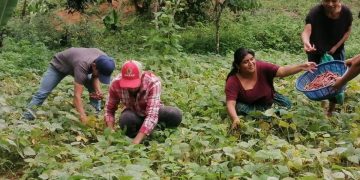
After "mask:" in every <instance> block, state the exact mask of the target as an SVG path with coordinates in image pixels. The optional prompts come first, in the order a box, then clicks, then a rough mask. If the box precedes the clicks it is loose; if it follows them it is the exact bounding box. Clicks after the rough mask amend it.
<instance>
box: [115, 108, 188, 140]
mask: <svg viewBox="0 0 360 180" xmlns="http://www.w3.org/2000/svg"><path fill="white" fill-rule="evenodd" d="M158 118H159V120H158V124H164V125H165V127H166V128H175V127H178V126H179V125H180V123H181V120H182V112H181V111H180V109H178V108H176V107H170V106H163V107H160V109H159V117H158ZM144 119H145V117H141V116H139V115H137V114H136V113H135V112H133V111H131V110H130V109H125V110H124V111H123V112H122V113H121V115H120V128H121V129H122V130H125V134H126V135H127V136H128V137H130V138H134V137H135V136H136V135H137V133H138V132H139V129H140V128H141V125H142V124H143V122H144Z"/></svg>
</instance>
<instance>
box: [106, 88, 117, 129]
mask: <svg viewBox="0 0 360 180" xmlns="http://www.w3.org/2000/svg"><path fill="white" fill-rule="evenodd" d="M115 89H116V88H115V87H114V85H113V84H111V86H110V88H109V95H108V99H107V101H106V105H105V121H106V122H115V111H116V110H117V107H118V105H119V102H120V98H119V97H118V94H117V92H116V90H115Z"/></svg>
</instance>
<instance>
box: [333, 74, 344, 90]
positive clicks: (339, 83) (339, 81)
mask: <svg viewBox="0 0 360 180" xmlns="http://www.w3.org/2000/svg"><path fill="white" fill-rule="evenodd" d="M342 86H344V83H343V81H342V78H341V77H338V78H336V79H335V83H334V84H333V85H332V88H333V91H334V92H336V91H338V90H339V89H340V88H341V87H342Z"/></svg>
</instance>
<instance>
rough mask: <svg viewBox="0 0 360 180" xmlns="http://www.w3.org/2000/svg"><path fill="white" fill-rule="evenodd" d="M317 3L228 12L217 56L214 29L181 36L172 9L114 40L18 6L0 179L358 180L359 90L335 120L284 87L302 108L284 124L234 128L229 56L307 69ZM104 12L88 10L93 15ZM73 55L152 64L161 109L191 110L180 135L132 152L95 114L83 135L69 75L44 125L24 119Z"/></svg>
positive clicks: (7, 62) (5, 66)
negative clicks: (60, 60) (227, 92)
mask: <svg viewBox="0 0 360 180" xmlns="http://www.w3.org/2000/svg"><path fill="white" fill-rule="evenodd" d="M51 2H52V3H53V4H57V3H56V2H55V1H51ZM59 2H60V1H59ZM343 2H344V3H345V4H347V5H348V6H349V7H350V8H351V9H352V10H353V13H354V21H353V28H352V29H353V31H352V34H351V37H350V39H349V40H348V41H347V42H346V50H347V55H348V57H351V56H353V55H355V54H358V53H360V52H359V47H360V43H359V42H360V41H359V39H360V33H359V31H360V30H359V27H360V25H359V19H356V16H355V14H356V12H359V9H360V3H359V1H357V0H346V1H345V0H344V1H343ZM20 3H21V1H20ZM316 3H318V1H317V0H304V1H286V0H277V1H270V0H263V1H261V4H262V6H261V8H260V9H258V10H256V11H249V12H248V11H244V12H241V13H239V14H233V13H231V12H229V11H226V12H225V16H223V19H222V23H223V24H222V30H221V54H220V55H215V54H214V52H215V51H214V50H215V38H214V37H215V34H214V25H213V23H212V22H211V21H210V20H208V21H202V22H197V23H195V24H194V25H192V26H190V25H189V26H186V27H180V26H178V25H177V23H176V20H175V19H173V18H172V16H171V13H172V12H174V11H171V10H169V9H167V10H169V11H166V10H163V11H161V12H159V17H160V18H158V19H155V20H154V21H151V20H149V19H148V17H146V18H145V17H141V16H121V17H122V19H121V20H120V22H119V23H120V25H119V28H120V29H119V30H117V31H113V30H109V29H106V28H105V27H104V25H103V24H102V23H103V22H102V20H101V19H98V20H93V21H87V20H86V19H83V20H81V21H80V22H79V23H78V24H72V25H69V24H66V23H65V22H62V21H61V20H60V19H58V18H57V17H56V14H55V13H54V12H55V11H56V9H58V8H61V4H60V5H57V6H52V8H50V9H49V10H48V11H42V10H41V11H35V10H34V11H33V13H32V14H28V15H27V16H25V17H23V18H21V17H20V9H21V7H18V8H19V9H18V11H17V12H15V17H13V18H12V19H11V20H10V21H9V23H8V26H7V28H6V32H7V33H6V34H7V37H5V41H4V47H3V48H2V51H1V54H0V64H1V65H0V107H1V108H0V178H4V179H10V178H12V179H19V178H22V179H269V178H270V179H359V178H360V168H359V160H360V138H359V137H360V127H359V122H360V121H359V120H360V116H359V112H360V109H359V105H358V99H359V98H360V95H359V93H358V92H359V90H360V86H359V83H358V80H354V81H351V82H350V83H349V85H348V89H347V91H346V94H347V96H346V100H345V104H344V105H343V106H339V108H338V113H335V115H334V116H333V117H331V118H326V117H325V116H324V115H323V113H322V108H321V107H320V103H319V102H314V101H310V100H308V99H307V98H306V97H305V96H304V95H303V94H301V93H299V92H297V91H296V90H295V87H294V83H295V79H296V78H297V77H298V75H295V76H292V77H288V78H283V79H278V80H277V81H276V83H275V86H276V87H275V88H276V89H277V90H278V91H279V92H280V93H282V94H284V95H286V96H288V97H289V98H290V99H291V100H292V101H293V108H292V109H290V110H289V111H281V114H282V116H281V117H278V116H277V115H276V114H274V111H273V109H270V110H268V111H266V112H264V113H261V112H258V113H255V114H253V115H252V116H249V117H241V119H242V124H241V128H240V130H239V131H236V132H229V129H228V128H229V123H230V119H229V117H228V116H227V113H226V110H225V106H224V101H225V97H224V84H225V77H226V75H227V73H228V72H229V70H230V66H231V62H232V53H233V52H232V51H234V50H235V49H236V48H238V47H240V46H243V47H248V48H252V49H254V50H255V51H256V54H257V58H259V59H263V60H267V61H269V62H273V63H276V64H279V65H286V64H293V63H300V62H305V61H306V59H305V58H306V57H305V54H304V53H303V52H302V44H301V40H300V33H301V31H302V27H303V24H304V18H305V15H306V13H307V12H308V10H309V8H310V7H312V6H313V5H315V4H316ZM39 7H40V6H39ZM97 11H98V10H97V9H96V6H95V7H89V8H88V9H87V10H86V11H85V14H86V15H87V16H91V14H96V13H98V12H97ZM110 11H111V10H109V12H110ZM104 16H105V15H104ZM123 17H126V18H123ZM54 22H56V24H60V25H59V26H60V27H61V28H59V26H56V25H54V24H53V23H54ZM155 24H160V25H159V26H158V29H155ZM159 32H160V33H159ZM161 45H163V46H161ZM71 46H75V47H76V46H84V47H98V48H100V49H102V50H104V51H105V52H107V53H108V54H109V55H110V56H113V57H115V59H116V61H117V68H118V70H117V71H115V73H114V76H115V75H117V74H118V73H119V68H120V66H121V64H122V63H123V62H124V61H125V60H126V59H137V60H139V61H141V62H143V63H144V65H145V69H147V70H151V71H154V72H155V73H156V74H157V75H158V76H159V77H161V79H162V84H163V88H164V89H163V94H162V101H163V102H164V103H165V104H167V105H173V106H177V107H179V108H180V109H181V110H182V111H183V115H184V119H183V122H182V124H181V126H180V127H179V128H178V129H166V130H165V131H155V132H154V133H153V134H152V135H151V136H150V137H149V138H148V139H147V141H146V142H145V143H144V144H142V145H132V144H131V140H130V139H128V138H127V137H126V136H125V135H123V133H122V132H121V131H120V130H118V131H116V132H115V133H112V132H111V131H109V130H108V129H105V130H104V125H103V120H102V118H103V117H102V115H100V116H96V115H95V114H94V113H93V112H92V109H91V108H90V106H89V105H86V109H87V112H89V117H90V119H91V121H90V124H89V126H83V125H82V124H80V123H79V121H78V118H77V113H76V111H75V110H74V108H73V107H72V105H71V104H72V103H71V102H72V96H73V92H72V91H73V84H72V78H71V77H68V78H66V79H65V80H64V81H63V82H61V84H59V85H58V87H57V88H56V89H55V90H54V92H53V93H52V94H51V95H50V97H49V98H48V99H47V101H46V102H45V104H44V105H43V106H42V107H40V108H39V109H38V112H37V113H38V114H37V115H38V116H39V118H38V119H37V120H36V121H33V122H27V121H22V120H20V118H21V114H22V112H23V110H24V107H25V106H26V104H27V103H28V102H29V100H30V98H31V95H32V94H33V93H34V92H35V91H36V90H37V88H38V85H39V81H40V79H41V75H42V73H43V72H44V71H45V70H46V68H47V65H48V62H49V61H50V60H51V58H52V55H53V54H54V53H55V52H57V51H61V50H63V49H66V48H68V47H71ZM103 90H104V92H106V87H104V89H103ZM87 97H88V95H87V94H86V93H85V94H84V99H87ZM103 103H104V102H103ZM118 116H119V114H117V117H118ZM264 116H266V117H267V118H264Z"/></svg>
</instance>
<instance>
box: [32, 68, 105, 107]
mask: <svg viewBox="0 0 360 180" xmlns="http://www.w3.org/2000/svg"><path fill="white" fill-rule="evenodd" d="M66 76H67V74H64V73H62V72H60V71H58V70H56V69H55V68H54V67H53V66H52V65H49V67H48V69H47V71H46V72H45V73H44V75H43V77H42V80H41V83H40V88H39V90H38V91H37V92H36V93H35V94H34V95H33V97H32V99H31V101H30V103H29V104H28V105H27V107H28V108H32V107H33V106H40V105H42V104H43V103H44V101H45V100H46V98H47V97H48V96H49V94H50V93H51V91H52V90H53V89H54V88H55V87H56V86H57V85H58V84H59V83H60V81H61V80H62V79H64V77H66ZM84 86H85V87H86V89H87V90H88V91H89V93H92V92H94V91H95V90H94V87H93V85H92V81H91V79H89V80H88V81H86V82H85V83H84ZM90 104H91V105H92V106H94V107H95V109H96V110H97V111H100V109H101V101H100V100H96V99H92V98H90Z"/></svg>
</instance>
